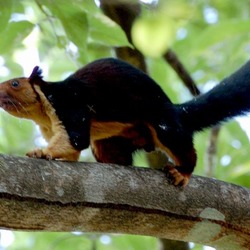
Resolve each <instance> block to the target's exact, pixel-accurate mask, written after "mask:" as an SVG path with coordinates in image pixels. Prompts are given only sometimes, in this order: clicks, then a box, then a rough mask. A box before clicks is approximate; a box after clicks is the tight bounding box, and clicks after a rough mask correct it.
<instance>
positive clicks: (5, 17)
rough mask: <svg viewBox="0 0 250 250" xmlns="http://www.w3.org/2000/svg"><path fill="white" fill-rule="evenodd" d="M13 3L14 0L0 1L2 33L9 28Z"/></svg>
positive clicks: (0, 28) (0, 27)
mask: <svg viewBox="0 0 250 250" xmlns="http://www.w3.org/2000/svg"><path fill="white" fill-rule="evenodd" d="M13 2H14V0H9V1H5V0H1V1H0V20H1V25H0V32H3V31H4V30H5V29H6V27H7V26H8V22H9V20H10V17H11V14H12V7H13Z"/></svg>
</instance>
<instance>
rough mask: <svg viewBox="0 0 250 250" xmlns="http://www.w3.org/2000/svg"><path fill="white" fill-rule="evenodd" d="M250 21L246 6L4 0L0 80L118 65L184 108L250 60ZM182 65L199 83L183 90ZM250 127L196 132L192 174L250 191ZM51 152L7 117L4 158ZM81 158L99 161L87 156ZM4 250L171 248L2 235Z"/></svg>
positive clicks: (138, 241) (147, 160)
mask: <svg viewBox="0 0 250 250" xmlns="http://www.w3.org/2000/svg"><path fill="white" fill-rule="evenodd" d="M127 6H128V8H125V7H127ZM131 6H132V7H131ZM120 7H121V8H120ZM119 8H120V9H119ZM123 10H125V11H123ZM249 17H250V9H249V1H248V0H241V1H229V0H221V1H216V0H177V1H174V0H159V1H157V0H155V1H154V0H151V1H150V0H147V1H146V0H144V1H142V0H141V1H139V0H138V1H136V0H130V1H129V0H126V1H124V0H123V1H122V0H119V1H113V0H110V1H101V0H100V1H98V0H95V1H94V0H71V1H67V0H59V1H51V0H34V1H32V0H21V1H17V0H8V1H3V0H0V24H1V25H0V36H1V39H0V82H3V81H5V80H7V79H10V78H14V77H17V76H26V77H27V76H29V75H30V73H31V72H32V69H33V67H34V66H36V65H39V66H40V67H41V68H42V69H43V75H44V79H45V80H47V81H58V80H62V79H64V78H65V77H67V76H68V75H70V74H72V73H73V72H74V71H75V70H77V69H78V68H80V67H81V66H83V65H85V64H87V63H88V62H91V61H93V60H95V59H98V58H102V57H120V58H122V59H124V60H127V61H129V62H130V63H133V64H134V65H136V66H138V67H140V68H141V69H143V70H144V71H146V72H147V73H148V74H149V75H150V76H151V77H152V78H153V79H154V80H155V81H156V82H157V83H158V84H159V85H160V86H161V87H162V88H163V90H164V91H165V92H166V93H167V94H168V96H169V97H170V99H171V100H172V101H173V102H174V103H181V102H184V101H187V100H190V99H191V98H192V97H193V94H197V91H193V93H192V89H193V90H194V89H196V88H195V87H194V86H196V87H197V88H198V89H199V90H200V92H206V91H208V90H209V89H210V88H212V87H213V86H215V85H216V84H218V83H219V82H220V81H221V80H222V79H223V78H224V77H226V76H228V75H230V74H231V73H232V72H233V71H235V70H236V69H237V68H239V67H240V66H241V65H242V64H243V63H245V62H246V61H247V60H248V59H249V56H250V19H249ZM171 59H172V61H171ZM176 64H178V65H181V66H182V67H184V68H185V70H186V74H187V75H188V76H189V77H190V78H191V79H192V84H195V85H192V84H191V85H189V86H188V87H187V86H186V85H187V83H185V81H183V79H182V76H183V75H182V73H180V72H178V70H176V67H175V66H174V65H176ZM188 84H189V83H188ZM190 89H191V91H190ZM249 129H250V126H249V118H248V117H246V118H237V119H236V120H234V121H231V122H229V123H227V124H225V125H223V126H222V127H221V128H215V129H213V130H207V131H204V132H202V133H200V134H198V135H197V136H196V137H195V146H196V149H197V152H198V163H197V167H196V169H195V174H197V175H203V176H209V177H213V178H217V179H220V180H223V181H226V182H231V183H235V184H238V185H241V186H245V187H250V171H249V170H250V157H249V152H250V144H249V135H250V130H249ZM45 145H46V142H45V141H44V140H43V138H42V137H41V135H40V132H39V129H38V128H37V127H36V126H35V124H34V123H33V122H31V121H27V120H23V119H17V118H14V117H11V116H10V115H8V114H6V113H5V112H4V111H3V110H0V153H3V154H10V155H20V156H23V155H24V154H25V153H26V152H27V151H29V150H30V149H32V148H34V147H43V146H45ZM154 157H155V156H154ZM156 157H160V156H156ZM81 160H83V161H94V159H93V156H92V155H91V152H90V150H85V151H84V152H83V153H82V156H81ZM151 163H152V164H153V161H152V156H149V155H146V154H145V153H144V152H138V153H136V155H135V157H134V165H136V166H140V167H147V166H148V165H151ZM215 166H216V167H215ZM72 246H73V248H72ZM185 247H186V248H185V249H197V250H198V249H212V248H209V247H205V246H200V245H197V244H196V245H195V244H193V243H190V244H188V245H186V246H185ZM0 249H1V250H2V249H8V250H14V249H15V250H17V249H18V250H22V249H25V250H26V249H38V250H39V249H42V250H44V249H48V250H57V249H84V250H85V249H86V250H88V249H91V250H94V249H98V250H106V249H108V250H113V249H114V250H116V249H119V250H120V249H121V250H123V249H126V250H130V249H131V250H134V249H145V250H146V249H148V250H156V249H157V250H158V249H167V248H164V243H163V242H162V241H160V240H158V239H154V238H151V237H142V236H127V235H98V234H88V233H82V232H78V233H45V232H40V233H34V232H12V231H6V230H1V239H0ZM169 249H170V248H169ZM182 249H184V248H182Z"/></svg>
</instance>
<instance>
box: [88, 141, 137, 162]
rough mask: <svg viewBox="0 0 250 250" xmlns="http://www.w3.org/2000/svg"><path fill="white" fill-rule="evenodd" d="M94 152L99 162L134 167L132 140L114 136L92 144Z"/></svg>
mask: <svg viewBox="0 0 250 250" xmlns="http://www.w3.org/2000/svg"><path fill="white" fill-rule="evenodd" d="M91 148H92V152H93V154H94V156H95V158H96V160H97V161H98V162H102V163H114V164H119V165H125V166H128V165H132V153H133V152H134V150H135V149H134V147H133V144H132V142H131V140H129V139H127V138H125V137H121V136H113V137H110V138H106V139H101V140H95V141H92V142H91Z"/></svg>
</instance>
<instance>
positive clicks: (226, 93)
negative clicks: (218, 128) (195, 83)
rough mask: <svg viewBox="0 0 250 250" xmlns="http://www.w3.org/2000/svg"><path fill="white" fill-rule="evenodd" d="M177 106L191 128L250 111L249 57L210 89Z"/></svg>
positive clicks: (216, 122) (186, 125)
mask: <svg viewBox="0 0 250 250" xmlns="http://www.w3.org/2000/svg"><path fill="white" fill-rule="evenodd" d="M176 108H177V112H178V113H179V115H180V119H181V123H182V124H183V126H184V127H187V128H189V129H190V131H192V132H195V131H200V130H202V129H204V128H207V127H211V126H213V125H216V124H218V123H220V122H223V121H226V120H228V119H230V118H232V117H234V116H238V115H243V114H245V113H246V112H248V111H250V61H249V62H247V63H246V64H245V65H243V66H242V67H241V68H240V69H239V70H237V71H236V72H235V73H234V74H232V75H231V76H229V77H227V78H225V79H224V80H223V81H222V82H221V83H220V84H219V85H217V86H216V87H215V88H213V89H212V90H210V91H209V92H207V93H205V94H203V95H201V96H199V97H197V98H194V99H193V100H191V101H189V102H186V103H183V104H180V105H176Z"/></svg>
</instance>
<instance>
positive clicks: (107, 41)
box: [88, 14, 133, 47]
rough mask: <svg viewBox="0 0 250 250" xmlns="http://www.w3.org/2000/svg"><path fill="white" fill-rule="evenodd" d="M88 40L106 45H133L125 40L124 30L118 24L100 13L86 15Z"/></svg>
mask: <svg viewBox="0 0 250 250" xmlns="http://www.w3.org/2000/svg"><path fill="white" fill-rule="evenodd" d="M88 21H89V29H90V30H89V31H90V34H89V41H90V42H94V43H99V44H102V45H106V46H129V47H133V46H132V45H131V44H130V43H129V42H128V40H127V37H126V35H125V33H124V31H123V30H122V29H121V27H120V26H119V25H117V24H116V23H115V22H113V21H112V20H110V19H109V18H107V17H106V16H104V15H102V14H97V15H95V16H90V15H89V16H88Z"/></svg>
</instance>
